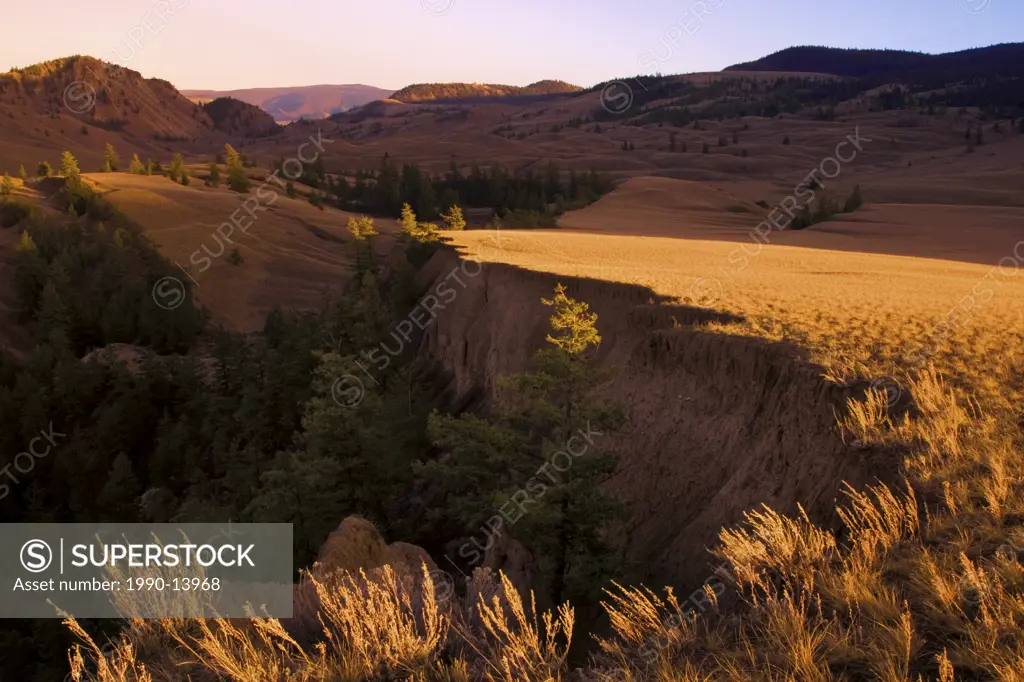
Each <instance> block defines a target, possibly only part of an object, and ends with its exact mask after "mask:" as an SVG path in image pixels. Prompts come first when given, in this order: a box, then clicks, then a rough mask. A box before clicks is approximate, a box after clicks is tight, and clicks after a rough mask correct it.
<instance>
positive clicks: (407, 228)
mask: <svg viewBox="0 0 1024 682" xmlns="http://www.w3.org/2000/svg"><path fill="white" fill-rule="evenodd" d="M398 224H399V225H401V226H402V231H403V232H404V233H406V234H407V235H409V236H413V235H415V234H417V229H416V226H417V222H416V214H415V213H413V212H412V206H410V205H409V204H402V216H401V217H400V218H399V219H398Z"/></svg>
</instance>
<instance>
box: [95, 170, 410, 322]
mask: <svg viewBox="0 0 1024 682" xmlns="http://www.w3.org/2000/svg"><path fill="white" fill-rule="evenodd" d="M85 177H86V178H87V180H88V181H89V182H90V184H92V185H93V186H94V188H95V189H96V191H98V192H100V193H103V194H104V195H105V196H106V197H107V198H108V199H109V200H110V201H111V203H113V204H114V206H115V207H117V208H118V209H119V210H120V211H122V212H123V213H124V214H125V215H126V216H127V217H128V218H130V219H131V220H133V221H134V222H136V223H137V224H138V225H139V226H140V227H141V228H142V230H143V232H144V233H145V234H146V235H147V236H148V237H149V238H150V239H151V240H152V241H153V242H155V243H156V244H157V245H158V246H159V248H160V251H161V253H162V254H163V255H164V256H165V257H167V258H168V259H170V260H172V261H174V262H175V263H178V264H179V265H180V266H181V267H182V268H184V269H186V270H188V273H189V274H188V275H186V274H185V273H181V274H180V275H179V277H180V278H181V279H182V280H183V281H187V278H188V277H189V276H191V277H193V278H195V281H196V283H197V284H196V285H194V286H193V292H194V295H195V297H196V300H197V302H198V303H199V304H201V305H204V306H206V307H207V308H209V309H210V311H211V312H212V314H213V318H214V321H215V322H216V323H219V324H224V325H225V326H227V327H229V328H232V329H235V330H238V331H255V330H258V329H262V328H263V323H264V321H265V320H266V316H267V313H269V312H270V311H271V310H273V309H274V308H275V307H280V308H289V309H298V310H313V309H319V308H320V307H321V306H322V305H323V300H324V297H325V295H327V294H328V292H330V291H332V290H337V289H338V288H339V287H340V284H341V282H342V281H343V280H345V279H346V278H347V277H348V274H349V272H350V268H351V265H352V253H353V250H352V248H351V244H350V243H349V242H350V240H351V235H350V233H349V230H348V221H349V219H350V218H351V217H353V216H352V215H351V214H348V213H344V212H341V211H337V210H334V209H330V208H328V209H326V210H319V209H317V208H316V207H314V206H312V205H311V204H310V203H309V202H308V201H307V200H306V198H304V197H301V196H300V197H298V198H296V199H291V198H288V197H287V196H286V195H285V192H284V190H282V189H281V188H280V187H278V186H276V185H273V184H271V185H268V187H267V189H266V190H264V193H265V194H264V198H262V199H261V200H260V204H259V205H260V206H262V207H265V208H267V210H266V211H265V212H256V213H254V219H253V218H250V216H249V214H247V213H246V212H245V210H243V209H242V205H243V203H244V202H245V201H246V200H249V201H255V200H256V199H257V198H259V197H258V195H257V190H256V187H257V186H258V185H259V184H260V183H259V182H258V181H254V188H253V190H252V191H251V192H250V193H249V194H248V195H242V194H238V193H235V192H231V191H229V190H227V189H225V188H224V187H221V188H209V187H204V186H203V184H202V182H201V181H199V180H197V179H193V181H192V183H191V185H190V186H188V187H182V186H181V185H178V184H176V183H173V182H171V181H170V180H168V179H167V178H164V177H158V176H142V175H130V174H127V173H102V174H88V175H86V176H85ZM270 190H273V191H275V192H276V193H277V198H276V199H270V198H268V196H269V195H268V194H267V193H269V191H270ZM250 206H251V204H250ZM232 214H235V217H236V218H237V219H239V220H241V221H243V222H242V223H241V224H243V225H247V226H248V227H247V229H246V231H245V232H242V231H241V230H239V229H236V230H234V232H233V234H232V233H229V236H228V240H230V243H224V242H223V240H221V241H218V239H219V237H217V236H216V235H215V232H216V230H217V228H218V227H219V226H220V225H221V224H222V223H225V222H229V221H230V220H231V216H232ZM375 223H376V226H377V228H378V229H379V230H380V231H381V232H384V233H387V232H389V231H390V230H391V228H392V226H393V225H394V221H389V220H377V221H375ZM225 231H226V230H225ZM222 243H224V246H222ZM204 246H205V247H206V249H208V250H209V251H205V250H203V248H204ZM222 248H223V255H221V256H220V257H217V258H211V259H210V265H209V266H206V267H207V269H206V270H205V271H201V270H202V269H203V267H204V266H203V259H205V258H206V257H207V256H208V254H209V253H212V254H217V253H220V252H221V249H222ZM382 248H383V247H382ZM233 249H237V250H238V251H239V253H240V254H241V255H242V258H243V259H244V260H243V262H242V263H241V264H239V265H235V264H232V262H231V261H230V259H229V257H228V255H229V254H230V252H231V251H232V250H233ZM193 254H196V255H195V258H194V260H193ZM196 263H198V265H197V264H196Z"/></svg>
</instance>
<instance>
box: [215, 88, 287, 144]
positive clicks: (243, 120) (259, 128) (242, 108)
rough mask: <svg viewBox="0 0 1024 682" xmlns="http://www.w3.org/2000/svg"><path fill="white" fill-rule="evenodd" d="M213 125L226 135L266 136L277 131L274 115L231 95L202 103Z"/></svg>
mask: <svg viewBox="0 0 1024 682" xmlns="http://www.w3.org/2000/svg"><path fill="white" fill-rule="evenodd" d="M203 111H205V112H206V113H207V114H208V115H209V116H210V118H212V119H213V125H214V127H215V128H216V129H217V130H219V131H221V132H223V133H227V134H228V135H240V136H243V137H266V136H268V135H274V134H276V133H277V132H278V130H279V126H278V124H277V122H276V121H275V120H274V117H273V116H271V115H270V114H268V113H267V112H265V111H263V110H262V109H260V108H259V107H257V106H254V105H252V104H248V103H246V102H243V101H241V100H237V99H235V98H233V97H218V98H217V99H215V100H213V101H211V102H207V103H206V104H204V105H203Z"/></svg>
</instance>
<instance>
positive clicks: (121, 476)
mask: <svg viewBox="0 0 1024 682" xmlns="http://www.w3.org/2000/svg"><path fill="white" fill-rule="evenodd" d="M140 494H142V487H141V486H140V485H139V479H138V478H137V477H136V476H135V472H134V471H133V470H132V462H131V460H130V459H129V458H128V455H126V454H125V453H123V452H120V453H118V455H117V457H115V458H114V463H113V465H112V466H111V468H110V475H109V476H108V477H107V482H106V484H105V485H104V486H103V488H102V489H101V490H100V493H99V496H98V497H97V500H96V502H97V503H98V504H99V506H100V507H101V508H102V509H103V510H104V518H109V519H111V520H112V521H125V522H129V521H135V520H136V516H137V512H136V510H135V498H137V497H138V496H139V495H140Z"/></svg>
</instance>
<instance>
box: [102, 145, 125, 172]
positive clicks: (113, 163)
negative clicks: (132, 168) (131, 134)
mask: <svg viewBox="0 0 1024 682" xmlns="http://www.w3.org/2000/svg"><path fill="white" fill-rule="evenodd" d="M103 165H104V167H105V168H108V170H107V171H105V172H107V173H112V172H114V171H116V170H117V169H118V167H119V166H120V165H121V158H120V157H119V156H118V155H117V150H115V149H114V145H112V144H110V143H109V142H108V143H107V146H106V148H105V149H104V150H103Z"/></svg>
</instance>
